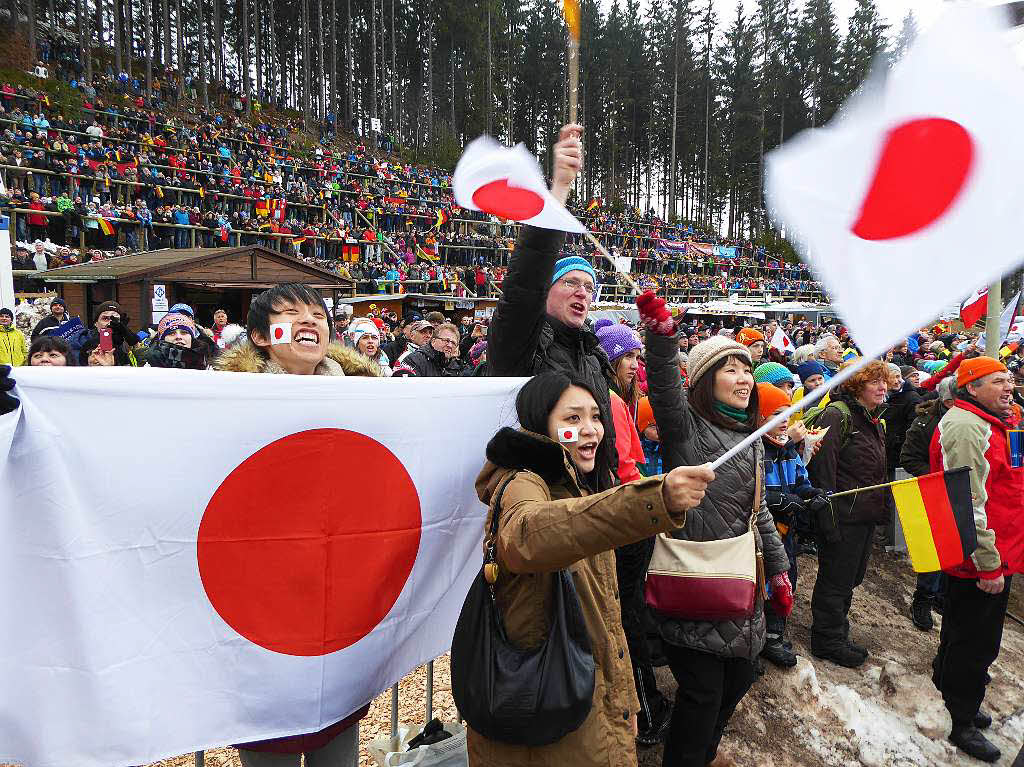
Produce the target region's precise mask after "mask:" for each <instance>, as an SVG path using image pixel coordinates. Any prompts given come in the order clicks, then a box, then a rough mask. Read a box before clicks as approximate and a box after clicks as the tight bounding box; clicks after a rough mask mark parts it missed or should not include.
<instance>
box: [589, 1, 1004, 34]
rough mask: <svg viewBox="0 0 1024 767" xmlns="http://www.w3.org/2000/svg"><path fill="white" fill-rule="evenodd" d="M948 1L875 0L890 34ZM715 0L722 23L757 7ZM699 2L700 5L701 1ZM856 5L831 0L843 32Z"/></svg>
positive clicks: (921, 21)
mask: <svg viewBox="0 0 1024 767" xmlns="http://www.w3.org/2000/svg"><path fill="white" fill-rule="evenodd" d="M945 1H946V0H875V4H876V5H877V6H878V11H879V13H881V14H882V16H883V18H884V19H885V20H886V22H888V24H889V26H890V27H891V29H890V34H891V35H895V34H896V33H898V32H899V28H900V26H901V25H902V23H903V17H904V16H906V15H907V11H911V10H912V11H913V12H914V16H915V17H916V18H917V21H918V26H919V27H923V26H927V25H928V23H929V22H931V21H932V20H933V19H934V18H935V17H936V16H937V15H938V14H939V12H940V11H941V9H942V6H943V5H944V4H945ZM641 2H643V0H641ZM714 2H715V12H716V13H717V14H718V21H719V24H720V25H721V24H722V23H723V22H724V23H726V24H727V23H728V22H729V21H731V19H732V17H733V16H734V15H735V13H736V3H737V2H743V8H744V10H745V11H746V12H747V13H748V14H750V13H753V12H754V10H755V8H756V7H757V0H714ZM795 2H798V3H799V2H800V0H795ZM986 4H987V3H986ZM601 5H602V7H603V8H604V9H605V11H607V10H608V8H610V7H611V5H612V0H601ZM696 5H699V3H698V4H696ZM855 6H856V0H832V7H833V8H834V9H835V12H836V18H837V19H838V20H839V28H840V30H841V31H842V32H843V34H844V35H845V34H846V25H847V20H848V19H849V18H850V14H852V13H853V9H854V7H855Z"/></svg>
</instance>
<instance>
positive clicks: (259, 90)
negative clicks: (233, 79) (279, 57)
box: [252, 2, 263, 103]
mask: <svg viewBox="0 0 1024 767" xmlns="http://www.w3.org/2000/svg"><path fill="white" fill-rule="evenodd" d="M261 7H262V6H261V5H260V3H259V2H257V3H256V4H255V5H253V7H252V15H253V25H252V26H253V29H254V30H256V100H257V101H259V102H261V103H262V101H263V13H262V11H261V10H260V8H261Z"/></svg>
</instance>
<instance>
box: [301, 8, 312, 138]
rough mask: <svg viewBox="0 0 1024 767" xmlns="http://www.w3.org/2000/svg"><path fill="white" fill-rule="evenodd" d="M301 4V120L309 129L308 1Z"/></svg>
mask: <svg viewBox="0 0 1024 767" xmlns="http://www.w3.org/2000/svg"><path fill="white" fill-rule="evenodd" d="M300 1H301V2H302V120H303V122H304V123H305V125H306V128H309V110H310V99H309V91H310V85H309V0H300Z"/></svg>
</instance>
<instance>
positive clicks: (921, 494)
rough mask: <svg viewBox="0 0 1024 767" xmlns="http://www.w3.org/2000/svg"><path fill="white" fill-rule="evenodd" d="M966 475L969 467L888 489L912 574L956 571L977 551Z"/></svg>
mask: <svg viewBox="0 0 1024 767" xmlns="http://www.w3.org/2000/svg"><path fill="white" fill-rule="evenodd" d="M970 472H971V469H970V467H968V466H961V467H960V468H957V469H950V470H949V471H937V472H935V473H933V474H925V475H924V476H921V477H914V478H911V479H905V480H902V481H900V482H896V483H894V484H893V485H892V497H893V499H894V500H895V501H896V511H897V512H898V513H899V515H900V524H902V525H903V536H904V538H906V541H907V550H908V551H909V553H910V562H911V564H912V565H913V567H914V570H915V571H916V572H919V573H933V572H935V571H937V570H944V569H947V568H950V567H956V566H957V565H959V564H962V563H963V562H964V561H965V560H966V559H967V558H968V557H970V556H971V554H973V553H974V550H975V549H976V548H978V531H977V530H976V529H975V527H974V506H973V504H972V503H971V473H970Z"/></svg>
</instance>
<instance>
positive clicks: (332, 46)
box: [327, 0, 338, 129]
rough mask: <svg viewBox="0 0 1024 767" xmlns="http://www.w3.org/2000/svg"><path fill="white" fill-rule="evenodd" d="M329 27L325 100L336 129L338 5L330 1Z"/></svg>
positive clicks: (334, 1) (335, 0) (333, 0)
mask: <svg viewBox="0 0 1024 767" xmlns="http://www.w3.org/2000/svg"><path fill="white" fill-rule="evenodd" d="M328 23H329V24H330V25H331V29H330V32H329V35H328V37H327V42H328V43H329V49H328V56H329V57H330V59H331V66H330V69H328V70H327V71H328V81H327V82H328V89H329V92H330V98H329V99H328V100H327V103H328V107H327V108H328V110H329V111H330V113H331V114H333V115H334V126H335V129H337V127H338V3H337V0H331V17H330V19H329V20H328Z"/></svg>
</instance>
